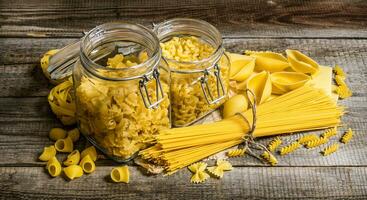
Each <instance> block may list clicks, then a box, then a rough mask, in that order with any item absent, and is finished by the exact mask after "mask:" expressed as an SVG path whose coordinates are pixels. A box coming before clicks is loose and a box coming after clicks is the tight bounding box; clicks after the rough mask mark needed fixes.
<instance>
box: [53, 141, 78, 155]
mask: <svg viewBox="0 0 367 200" xmlns="http://www.w3.org/2000/svg"><path fill="white" fill-rule="evenodd" d="M55 149H56V150H57V151H58V152H64V153H70V152H72V151H73V149H74V145H73V140H71V138H70V137H66V138H65V139H58V140H57V141H56V142H55Z"/></svg>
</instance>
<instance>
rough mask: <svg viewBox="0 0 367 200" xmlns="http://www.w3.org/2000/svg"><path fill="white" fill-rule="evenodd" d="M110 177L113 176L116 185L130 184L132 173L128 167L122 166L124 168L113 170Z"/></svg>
mask: <svg viewBox="0 0 367 200" xmlns="http://www.w3.org/2000/svg"><path fill="white" fill-rule="evenodd" d="M110 176H111V179H112V181H114V182H116V183H120V182H123V183H129V181H130V173H129V168H128V166H127V165H125V166H122V167H116V168H113V169H112V171H111V174H110Z"/></svg>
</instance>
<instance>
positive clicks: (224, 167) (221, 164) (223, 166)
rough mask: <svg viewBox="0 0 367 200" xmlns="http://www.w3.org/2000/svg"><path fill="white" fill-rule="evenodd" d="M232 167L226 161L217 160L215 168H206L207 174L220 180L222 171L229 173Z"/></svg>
mask: <svg viewBox="0 0 367 200" xmlns="http://www.w3.org/2000/svg"><path fill="white" fill-rule="evenodd" d="M232 169H233V167H232V165H231V163H229V162H228V161H227V160H217V166H214V167H208V172H210V174H212V175H214V176H215V177H216V178H222V177H223V174H224V171H230V170H232Z"/></svg>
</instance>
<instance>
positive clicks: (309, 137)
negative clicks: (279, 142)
mask: <svg viewBox="0 0 367 200" xmlns="http://www.w3.org/2000/svg"><path fill="white" fill-rule="evenodd" d="M317 139H319V136H317V135H315V134H307V135H304V136H302V137H300V138H299V139H298V140H297V142H298V143H300V144H302V145H305V144H307V142H310V141H313V140H317Z"/></svg>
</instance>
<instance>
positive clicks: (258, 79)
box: [247, 71, 272, 104]
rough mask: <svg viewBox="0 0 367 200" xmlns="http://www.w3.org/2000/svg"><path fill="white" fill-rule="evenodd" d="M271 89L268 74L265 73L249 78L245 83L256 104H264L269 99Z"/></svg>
mask: <svg viewBox="0 0 367 200" xmlns="http://www.w3.org/2000/svg"><path fill="white" fill-rule="evenodd" d="M271 87H272V86H271V80H270V74H269V73H268V72H266V71H263V72H261V73H258V74H256V75H254V76H252V77H250V78H249V79H248V82H247V89H249V90H251V91H252V92H253V93H254V95H255V97H256V103H257V104H262V103H264V102H265V101H266V100H267V99H268V98H269V97H270V95H271Z"/></svg>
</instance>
